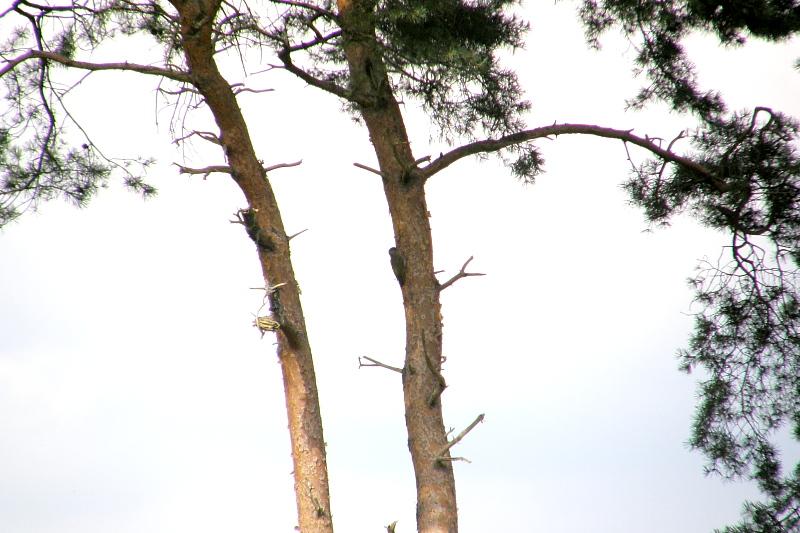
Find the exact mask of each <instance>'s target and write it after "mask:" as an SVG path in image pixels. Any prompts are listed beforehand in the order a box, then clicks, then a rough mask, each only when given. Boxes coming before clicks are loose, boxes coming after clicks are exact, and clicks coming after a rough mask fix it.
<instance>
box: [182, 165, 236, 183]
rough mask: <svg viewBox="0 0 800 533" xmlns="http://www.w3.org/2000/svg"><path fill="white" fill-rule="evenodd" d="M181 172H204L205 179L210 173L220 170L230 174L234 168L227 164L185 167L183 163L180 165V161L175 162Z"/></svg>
mask: <svg viewBox="0 0 800 533" xmlns="http://www.w3.org/2000/svg"><path fill="white" fill-rule="evenodd" d="M174 165H175V166H176V167H178V170H179V171H180V173H181V174H202V175H203V179H205V178H207V177H208V175H209V174H212V173H214V172H220V173H223V174H230V173H232V172H233V169H232V168H231V167H229V166H227V165H210V166H207V167H203V168H191V167H185V166H183V165H179V164H178V163H174Z"/></svg>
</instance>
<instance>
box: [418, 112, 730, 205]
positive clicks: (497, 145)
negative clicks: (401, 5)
mask: <svg viewBox="0 0 800 533" xmlns="http://www.w3.org/2000/svg"><path fill="white" fill-rule="evenodd" d="M632 131H633V130H617V129H613V128H605V127H602V126H595V125H592V124H553V125H552V126H543V127H541V128H534V129H532V130H524V131H520V132H517V133H512V134H510V135H506V136H504V137H500V138H499V139H484V140H481V141H475V142H472V143H469V144H465V145H463V146H460V147H458V148H455V149H454V150H451V151H449V152H447V153H446V154H443V155H442V156H441V157H439V158H438V159H436V160H435V161H433V162H432V163H430V164H429V165H426V166H425V167H423V168H422V169H420V173H421V175H422V177H423V179H427V178H430V177H431V176H433V175H434V174H436V173H437V172H439V171H441V170H443V169H445V168H447V167H448V166H450V165H452V164H453V163H455V162H456V161H458V160H459V159H462V158H464V157H467V156H470V155H475V154H485V153H491V152H497V151H499V150H502V149H503V148H508V147H509V146H513V145H515V144H521V143H524V142H528V141H532V140H534V139H541V138H543V137H550V136H553V135H555V136H558V135H575V134H576V135H594V136H596V137H606V138H608V139H619V140H621V141H625V142H629V143H631V144H635V145H637V146H640V147H642V148H644V149H645V150H648V151H650V152H652V153H653V154H655V155H657V156H658V157H660V158H661V159H664V160H665V161H669V162H671V163H675V164H678V165H681V166H683V167H685V168H687V169H689V170H692V171H693V172H696V173H697V174H699V175H700V176H702V177H703V178H705V179H706V180H707V181H708V182H709V183H711V185H712V186H713V187H714V188H715V189H717V190H718V191H719V192H726V191H728V190H730V185H728V184H727V183H725V182H724V181H722V180H721V179H719V178H718V177H717V176H716V175H715V174H714V173H713V172H711V171H710V170H709V169H707V168H706V167H704V166H703V165H701V164H700V163H698V162H696V161H694V160H692V159H689V158H688V157H684V156H681V155H678V154H676V153H674V152H672V151H670V150H668V149H664V148H662V147H661V146H659V145H658V144H657V143H656V142H654V141H653V140H651V139H650V138H648V137H639V136H638V135H634V134H633V133H631V132H632Z"/></svg>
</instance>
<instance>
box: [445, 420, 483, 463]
mask: <svg viewBox="0 0 800 533" xmlns="http://www.w3.org/2000/svg"><path fill="white" fill-rule="evenodd" d="M485 416H486V415H485V413H481V414H479V415H478V416H477V418H475V420H473V421H472V423H471V424H470V425H468V426H467V427H466V429H465V430H464V431H462V432H461V433H459V434H458V435H456V437H455V438H454V439H453V440H451V441H450V442H448V443H447V446H445V447H444V448H442V449H441V450H440V451H439V453H437V454H436V460H437V461H448V460H450V461H455V460H463V458H461V457H454V458H448V457H445V456H444V454H446V453H447V452H448V451H449V450H450V448H452V447H453V446H455V445H456V444H458V443H459V442H461V439H463V438H464V437H466V436H467V433H469V432H470V431H472V430H473V429H474V428H475V426H477V425H478V424H480V423H481V422H483V419H484V417H485Z"/></svg>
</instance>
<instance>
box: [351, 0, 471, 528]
mask: <svg viewBox="0 0 800 533" xmlns="http://www.w3.org/2000/svg"><path fill="white" fill-rule="evenodd" d="M373 7H374V2H370V1H359V0H338V8H339V15H340V24H341V27H342V31H343V40H344V52H345V56H346V57H347V62H348V66H349V69H350V80H351V84H350V90H351V91H352V92H353V98H354V100H356V101H357V102H358V103H359V110H360V112H361V115H362V117H363V118H364V121H365V123H366V125H367V128H368V130H369V134H370V140H371V141H372V144H373V146H374V148H375V153H376V155H377V158H378V162H379V165H380V171H381V173H382V176H383V187H384V192H385V194H386V200H387V202H388V204H389V211H390V213H391V217H392V226H393V228H394V235H395V246H396V249H397V253H398V254H399V255H400V257H401V258H402V261H403V262H404V263H405V276H403V277H402V278H401V279H399V280H398V281H400V285H401V290H402V293H403V306H404V308H405V318H406V358H405V364H404V367H403V395H404V399H405V412H406V427H407V430H408V446H409V450H410V452H411V459H412V462H413V465H414V473H415V476H416V482H417V529H418V531H419V532H420V533H456V531H457V529H458V514H457V508H456V491H455V478H454V476H453V468H452V464H451V462H450V461H449V458H450V456H449V452H447V451H443V450H444V449H445V447H446V445H447V433H446V431H445V427H444V421H443V418H442V406H441V402H440V396H441V393H442V391H443V390H444V387H445V383H444V379H443V378H442V374H441V367H442V322H441V313H440V303H439V283H438V281H437V280H436V276H435V275H434V267H433V244H432V239H431V229H430V223H429V221H428V217H429V214H428V208H427V205H426V201H425V182H424V180H423V179H422V177H421V176H419V174H418V173H417V172H416V171H415V169H416V165H415V163H414V156H413V154H412V152H411V147H410V144H409V141H408V134H407V133H406V129H405V124H404V121H403V117H402V114H401V113H400V108H399V106H398V104H397V101H396V100H395V98H394V95H393V94H392V91H391V88H390V85H389V80H388V77H387V75H386V69H385V66H384V63H383V59H382V57H381V55H380V51H379V47H378V44H377V41H376V38H375V27H374V24H373V18H372V10H373Z"/></svg>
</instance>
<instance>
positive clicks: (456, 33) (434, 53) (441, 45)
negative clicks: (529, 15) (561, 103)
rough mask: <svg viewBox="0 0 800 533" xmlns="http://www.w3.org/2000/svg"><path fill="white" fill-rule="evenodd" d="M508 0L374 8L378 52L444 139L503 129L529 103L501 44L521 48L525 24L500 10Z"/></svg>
mask: <svg viewBox="0 0 800 533" xmlns="http://www.w3.org/2000/svg"><path fill="white" fill-rule="evenodd" d="M514 3H515V2H512V1H509V0H488V1H482V2H464V1H460V0H438V1H426V0H388V1H385V2H380V3H379V4H378V7H377V10H376V15H375V16H376V25H377V28H378V32H379V38H380V41H381V44H382V46H383V50H382V52H383V56H384V60H385V61H386V63H387V66H388V68H389V70H390V73H391V74H393V79H392V82H393V85H394V88H395V90H396V91H397V92H398V93H399V94H401V95H407V96H412V97H414V98H417V99H419V100H420V101H421V102H422V104H423V106H424V108H425V109H426V111H427V112H428V114H429V116H430V118H431V119H432V121H433V122H434V123H435V124H436V125H437V126H438V127H439V129H440V132H441V133H442V135H443V136H445V137H448V136H450V135H453V134H455V135H469V134H472V133H473V132H475V131H476V130H478V131H483V132H490V133H492V134H504V133H509V132H511V131H515V130H517V129H519V128H520V127H521V126H522V122H521V120H520V115H521V114H522V113H523V112H524V111H526V110H527V109H528V107H529V105H528V103H527V102H525V101H524V100H523V99H522V89H521V88H520V87H519V84H518V82H517V78H516V74H515V73H513V72H512V71H509V70H507V69H503V68H501V67H500V66H499V64H498V62H497V59H496V57H495V53H496V50H498V49H500V48H511V49H513V48H517V47H520V46H522V37H523V35H524V33H525V31H526V30H527V24H525V23H523V22H522V21H520V20H519V19H517V18H516V17H514V16H513V15H509V14H507V13H505V12H504V10H506V9H507V8H508V7H509V6H510V5H512V4H514Z"/></svg>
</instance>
